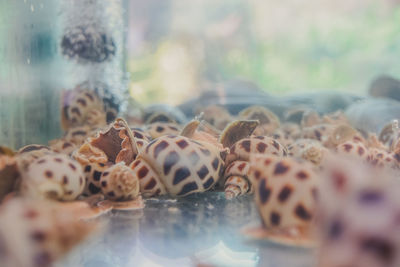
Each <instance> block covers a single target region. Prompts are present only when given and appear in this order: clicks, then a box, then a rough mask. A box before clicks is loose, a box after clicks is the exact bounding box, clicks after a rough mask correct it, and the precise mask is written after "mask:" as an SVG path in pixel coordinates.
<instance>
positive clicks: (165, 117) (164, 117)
mask: <svg viewBox="0 0 400 267" xmlns="http://www.w3.org/2000/svg"><path fill="white" fill-rule="evenodd" d="M155 122H169V123H176V121H175V119H174V118H173V117H172V116H171V115H170V114H168V113H166V112H162V111H160V112H156V113H153V114H151V115H150V116H149V117H148V118H147V120H146V121H145V124H152V123H155Z"/></svg>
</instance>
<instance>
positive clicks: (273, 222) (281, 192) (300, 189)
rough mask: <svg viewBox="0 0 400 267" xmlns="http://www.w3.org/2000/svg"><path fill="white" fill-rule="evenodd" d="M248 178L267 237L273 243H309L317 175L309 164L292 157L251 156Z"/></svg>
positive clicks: (313, 214)
mask: <svg viewBox="0 0 400 267" xmlns="http://www.w3.org/2000/svg"><path fill="white" fill-rule="evenodd" d="M249 178H250V180H251V181H252V183H253V185H254V187H255V188H254V191H255V201H256V205H257V208H258V211H259V213H260V215H261V218H262V222H263V227H264V231H265V232H266V233H267V234H266V236H267V237H269V238H272V239H273V240H274V241H276V242H288V243H289V244H305V243H310V242H311V237H312V236H311V233H310V229H311V228H312V225H313V219H314V216H315V201H316V197H317V186H318V184H317V175H316V173H315V171H314V167H313V165H312V164H310V163H307V162H303V161H298V160H296V159H294V158H281V157H276V156H273V155H260V154H257V155H253V156H252V158H251V160H250V171H249Z"/></svg>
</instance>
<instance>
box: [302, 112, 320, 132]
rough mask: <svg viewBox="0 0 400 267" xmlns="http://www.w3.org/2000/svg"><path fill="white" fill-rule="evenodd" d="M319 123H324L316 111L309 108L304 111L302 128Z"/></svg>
mask: <svg viewBox="0 0 400 267" xmlns="http://www.w3.org/2000/svg"><path fill="white" fill-rule="evenodd" d="M319 124H322V119H321V117H320V116H319V114H318V113H317V112H316V111H314V110H307V111H305V112H304V113H303V116H302V118H301V121H300V126H301V128H306V127H312V126H315V125H319Z"/></svg>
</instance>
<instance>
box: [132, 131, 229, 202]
mask: <svg viewBox="0 0 400 267" xmlns="http://www.w3.org/2000/svg"><path fill="white" fill-rule="evenodd" d="M130 167H131V168H132V170H133V171H134V172H135V173H136V175H137V177H138V178H139V181H140V191H141V192H142V194H143V195H144V196H146V197H150V196H157V195H162V194H166V193H169V194H170V195H172V196H186V195H189V194H193V193H196V192H203V191H207V190H209V189H211V188H212V187H213V186H214V184H215V183H216V182H217V181H218V179H219V178H220V174H221V172H222V168H223V159H222V158H221V155H220V151H219V150H218V149H217V148H215V147H214V146H212V145H210V144H208V143H201V142H197V141H195V140H192V139H189V138H187V137H183V136H172V135H168V136H162V137H160V138H157V139H155V140H153V141H152V142H150V143H149V144H148V145H147V146H146V148H145V149H144V150H142V152H141V153H140V154H139V155H138V157H137V158H136V160H135V161H133V162H132V164H131V165H130Z"/></svg>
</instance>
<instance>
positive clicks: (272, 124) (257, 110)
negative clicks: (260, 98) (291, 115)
mask: <svg viewBox="0 0 400 267" xmlns="http://www.w3.org/2000/svg"><path fill="white" fill-rule="evenodd" d="M239 118H240V119H243V120H258V121H259V123H260V125H259V126H258V128H257V129H256V130H254V134H255V135H268V134H271V133H273V132H274V131H275V130H276V129H277V128H278V127H279V125H280V121H279V118H278V116H276V115H275V113H273V112H272V111H270V110H269V109H267V108H265V107H261V106H251V107H248V108H246V109H244V110H242V111H241V112H240V113H239Z"/></svg>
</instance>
